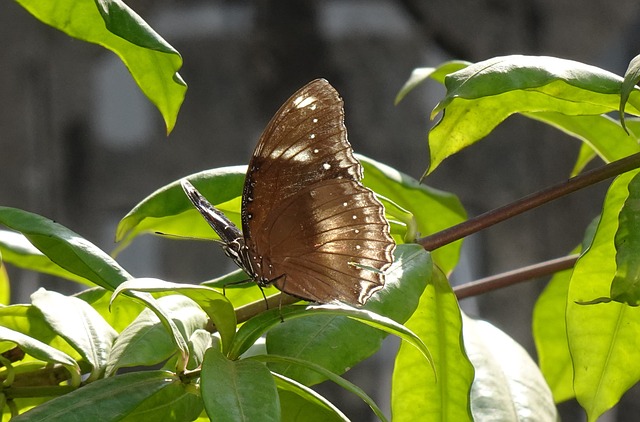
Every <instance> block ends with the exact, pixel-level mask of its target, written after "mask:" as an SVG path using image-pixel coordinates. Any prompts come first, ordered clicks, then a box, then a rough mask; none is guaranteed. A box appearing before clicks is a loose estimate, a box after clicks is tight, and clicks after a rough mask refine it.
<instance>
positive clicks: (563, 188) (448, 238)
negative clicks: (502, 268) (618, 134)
mask: <svg viewBox="0 0 640 422" xmlns="http://www.w3.org/2000/svg"><path fill="white" fill-rule="evenodd" d="M638 167H640V153H636V154H633V155H630V156H628V157H625V158H623V159H621V160H617V161H614V162H612V163H609V164H606V165H604V166H602V167H600V168H597V169H594V170H591V171H588V172H585V173H583V174H580V175H578V176H575V177H572V178H571V179H569V180H566V181H564V182H561V183H558V184H556V185H553V186H550V187H548V188H546V189H543V190H541V191H539V192H535V193H532V194H530V195H527V196H525V197H524V198H521V199H519V200H517V201H515V202H512V203H510V204H507V205H505V206H502V207H500V208H496V209H494V210H491V211H488V212H486V213H484V214H480V215H479V216H477V217H473V218H470V219H469V220H467V221H465V222H464V223H461V224H458V225H456V226H453V227H450V228H448V229H446V230H443V231H441V232H438V233H435V234H433V235H431V236H426V237H423V238H421V239H418V240H417V241H416V243H418V244H420V245H422V247H424V248H425V249H426V250H428V251H432V250H434V249H438V248H440V247H442V246H444V245H448V244H449V243H452V242H455V241H456V240H460V239H462V238H463V237H466V236H468V235H470V234H473V233H476V232H478V231H480V230H482V229H485V228H487V227H490V226H492V225H494V224H497V223H500V222H502V221H504V220H507V219H509V218H511V217H514V216H516V215H518V214H521V213H523V212H525V211H528V210H530V209H533V208H535V207H538V206H540V205H543V204H546V203H547V202H550V201H553V200H554V199H557V198H560V197H563V196H565V195H568V194H570V193H573V192H575V191H577V190H580V189H582V188H585V187H587V186H591V185H594V184H596V183H599V182H602V181H604V180H607V179H609V178H611V177H614V176H618V175H620V174H622V173H625V172H627V171H630V170H633V169H636V168H638Z"/></svg>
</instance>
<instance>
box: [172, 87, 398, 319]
mask: <svg viewBox="0 0 640 422" xmlns="http://www.w3.org/2000/svg"><path fill="white" fill-rule="evenodd" d="M361 178H362V167H361V165H360V163H359V162H358V160H357V159H356V158H355V157H354V156H353V151H352V149H351V146H350V144H349V142H348V141H347V135H346V128H345V126H344V109H343V105H342V100H341V99H340V97H339V95H338V93H337V92H336V91H335V89H333V87H331V85H329V83H328V82H327V81H325V80H323V79H318V80H315V81H312V82H310V83H309V84H307V85H306V86H305V87H303V88H302V89H300V90H299V91H298V92H296V93H295V94H294V95H293V96H292V97H291V98H290V99H289V100H288V101H286V102H285V104H284V105H283V106H282V107H281V108H280V110H279V111H278V112H277V113H276V115H275V116H274V118H273V119H272V120H271V122H270V123H269V124H268V126H267V128H266V129H265V131H264V133H263V134H262V136H261V138H260V141H259V142H258V145H257V146H256V149H255V151H254V154H253V157H252V159H251V161H250V163H249V166H248V169H247V176H246V179H245V184H244V189H243V195H242V213H241V218H242V233H241V232H240V231H239V230H238V229H237V228H236V227H235V226H234V225H233V223H232V222H231V221H230V220H228V219H227V218H226V217H225V216H224V214H222V213H221V212H220V211H218V210H217V209H216V208H215V207H213V206H212V205H211V204H209V202H208V201H207V200H206V199H205V198H204V197H202V195H200V194H199V193H198V192H197V190H196V189H195V188H194V187H193V186H191V184H190V183H188V182H186V183H185V182H183V188H184V189H185V192H186V193H187V195H188V196H189V198H190V199H191V201H192V202H193V203H194V205H195V206H196V208H197V209H198V210H199V211H200V213H201V214H202V215H203V216H204V218H205V219H206V220H207V221H208V222H209V224H210V225H211V227H212V228H213V229H214V230H215V231H216V233H217V234H218V235H219V236H220V238H221V240H222V243H223V249H224V250H225V253H226V254H227V255H228V256H230V257H231V258H232V259H233V260H234V261H235V262H236V264H237V265H238V266H240V267H241V268H243V269H244V270H245V272H247V274H248V275H249V276H250V277H251V278H252V279H253V280H254V281H255V282H256V283H257V284H258V285H260V286H267V285H269V284H274V285H275V286H276V287H277V288H278V289H280V290H282V291H284V292H286V293H289V294H291V295H294V296H297V297H300V298H303V299H307V300H311V301H315V302H321V303H325V302H330V301H333V300H339V301H342V302H345V303H349V304H352V305H356V306H360V305H362V304H364V303H365V302H366V300H367V299H368V298H369V297H370V296H371V294H373V293H374V292H375V291H377V290H379V289H381V288H382V287H383V286H384V270H385V269H386V268H388V266H389V265H390V264H391V262H392V254H393V250H394V248H395V243H394V242H393V239H392V238H391V236H390V235H389V224H388V222H387V220H386V219H385V217H384V208H383V206H382V204H381V203H380V202H379V201H378V200H377V199H376V198H375V195H374V194H373V192H372V191H371V190H369V189H367V188H365V187H364V186H363V185H362V184H361V183H360V179H361Z"/></svg>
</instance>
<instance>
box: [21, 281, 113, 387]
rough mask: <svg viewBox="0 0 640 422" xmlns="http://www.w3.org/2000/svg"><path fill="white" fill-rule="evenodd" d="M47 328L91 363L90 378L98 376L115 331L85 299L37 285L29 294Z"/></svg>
mask: <svg viewBox="0 0 640 422" xmlns="http://www.w3.org/2000/svg"><path fill="white" fill-rule="evenodd" d="M31 301H32V303H33V306H35V307H36V308H38V309H39V310H40V312H42V314H43V315H44V317H45V320H46V321H47V323H48V324H49V325H50V326H51V328H52V329H53V330H54V331H55V332H56V333H57V334H58V335H59V336H61V337H62V338H64V339H65V340H66V341H67V342H68V343H69V344H71V345H72V346H73V347H74V348H75V349H76V350H77V351H78V352H79V353H80V355H81V356H82V357H83V358H84V360H86V361H87V362H88V363H89V364H90V365H91V368H92V369H91V376H90V377H89V381H93V380H95V379H96V378H98V377H99V376H102V374H103V372H104V369H105V366H106V363H107V359H108V356H109V353H110V352H111V346H112V345H113V342H114V341H115V339H116V337H117V336H118V333H116V331H115V330H114V329H113V328H111V326H110V325H109V324H107V323H106V322H105V320H104V319H102V317H101V316H100V314H98V312H97V311H96V310H95V309H93V308H92V307H91V306H89V305H88V304H87V303H86V302H84V301H82V300H80V299H78V298H75V297H72V296H64V295H62V294H60V293H57V292H53V291H47V290H44V289H43V288H40V289H39V290H38V291H36V292H35V293H33V294H32V295H31Z"/></svg>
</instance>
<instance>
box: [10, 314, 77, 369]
mask: <svg viewBox="0 0 640 422" xmlns="http://www.w3.org/2000/svg"><path fill="white" fill-rule="evenodd" d="M0 326H2V327H5V328H8V329H11V330H14V331H18V332H20V333H22V334H25V335H27V336H29V337H33V338H35V339H37V340H39V341H41V342H43V343H45V344H47V345H49V346H51V347H53V348H55V349H56V350H59V351H61V352H64V353H66V354H67V355H69V356H71V357H72V358H73V359H74V360H76V361H79V360H81V356H80V354H79V353H78V351H77V350H76V349H74V348H73V347H71V346H70V345H69V344H68V343H67V342H66V341H65V340H64V339H63V338H62V337H61V336H59V335H58V334H57V333H56V332H55V331H53V329H52V328H51V326H50V325H49V324H48V323H47V322H46V320H45V317H44V315H42V312H40V310H38V308H36V307H34V306H32V305H10V306H3V307H0ZM5 350H6V349H2V350H1V351H3V352H4V351H5Z"/></svg>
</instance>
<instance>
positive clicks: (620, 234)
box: [611, 173, 640, 306]
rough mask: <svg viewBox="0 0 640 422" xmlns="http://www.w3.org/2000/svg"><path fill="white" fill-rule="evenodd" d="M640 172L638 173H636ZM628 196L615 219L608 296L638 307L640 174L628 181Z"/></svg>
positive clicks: (639, 293)
mask: <svg viewBox="0 0 640 422" xmlns="http://www.w3.org/2000/svg"><path fill="white" fill-rule="evenodd" d="M639 174H640V173H639ZM628 189H629V196H628V197H627V199H626V201H625V203H624V205H623V206H622V209H621V210H620V215H619V218H618V230H617V231H616V236H615V241H614V244H615V247H616V274H615V276H614V278H613V283H611V298H612V299H613V300H615V301H616V302H621V303H626V304H628V305H631V306H638V304H639V303H640V260H639V258H640V175H636V176H635V177H634V178H633V179H631V181H630V182H629V186H628Z"/></svg>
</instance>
